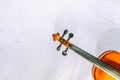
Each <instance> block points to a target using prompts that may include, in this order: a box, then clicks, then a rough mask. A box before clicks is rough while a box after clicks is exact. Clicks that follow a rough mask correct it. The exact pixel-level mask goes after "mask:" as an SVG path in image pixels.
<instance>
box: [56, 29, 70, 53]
mask: <svg viewBox="0 0 120 80" xmlns="http://www.w3.org/2000/svg"><path fill="white" fill-rule="evenodd" d="M67 33H68V30H67V29H65V30H64V32H63V35H62V38H63V37H64V36H65V34H67ZM61 46H62V43H60V45H59V46H58V47H57V50H58V51H59V50H60V49H61Z"/></svg>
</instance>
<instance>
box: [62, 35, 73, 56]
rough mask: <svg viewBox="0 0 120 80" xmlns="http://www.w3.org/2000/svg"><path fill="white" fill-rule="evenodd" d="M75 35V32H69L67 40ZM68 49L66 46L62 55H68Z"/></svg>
mask: <svg viewBox="0 0 120 80" xmlns="http://www.w3.org/2000/svg"><path fill="white" fill-rule="evenodd" d="M73 36H74V35H73V33H69V37H68V39H67V41H69V40H70V39H71V38H72V37H73ZM67 51H68V48H66V49H65V50H64V51H63V52H62V55H64V56H66V55H67Z"/></svg>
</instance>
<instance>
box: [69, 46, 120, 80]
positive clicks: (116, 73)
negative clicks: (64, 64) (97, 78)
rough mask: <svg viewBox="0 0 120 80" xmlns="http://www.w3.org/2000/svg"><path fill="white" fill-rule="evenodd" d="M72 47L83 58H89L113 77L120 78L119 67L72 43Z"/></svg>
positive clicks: (117, 79) (119, 79) (118, 79)
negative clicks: (116, 67)
mask: <svg viewBox="0 0 120 80" xmlns="http://www.w3.org/2000/svg"><path fill="white" fill-rule="evenodd" d="M70 49H71V50H73V51H74V52H76V53H77V54H78V55H80V56H82V57H83V58H85V59H87V60H88V61H89V62H91V63H93V64H94V65H95V66H97V67H99V68H100V69H102V70H103V71H105V72H106V73H108V74H109V75H111V76H112V77H114V78H115V79H116V80H120V71H118V70H117V69H115V68H113V67H112V66H110V65H108V64H106V63H105V62H103V61H102V60H100V59H98V58H96V57H95V56H93V55H91V54H89V53H88V52H86V51H84V50H82V49H80V48H79V47H77V46H75V45H74V44H70Z"/></svg>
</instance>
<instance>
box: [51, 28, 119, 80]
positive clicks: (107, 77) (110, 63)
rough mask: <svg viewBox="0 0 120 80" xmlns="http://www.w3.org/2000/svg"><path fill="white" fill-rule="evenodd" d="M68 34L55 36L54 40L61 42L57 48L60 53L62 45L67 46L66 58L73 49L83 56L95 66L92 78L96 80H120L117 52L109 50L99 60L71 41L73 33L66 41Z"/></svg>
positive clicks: (65, 32)
mask: <svg viewBox="0 0 120 80" xmlns="http://www.w3.org/2000/svg"><path fill="white" fill-rule="evenodd" d="M67 33H68V30H67V29H66V30H64V32H63V35H62V36H60V33H58V32H57V33H55V34H53V35H52V36H53V40H54V41H58V42H60V45H59V46H58V47H57V50H58V51H59V50H60V48H61V46H62V44H63V45H64V46H66V49H65V50H64V51H63V52H62V54H63V55H64V56H66V55H67V50H68V49H71V50H72V51H74V52H75V53H77V54H78V55H80V56H82V57H83V58H85V59H86V60H88V61H89V62H91V63H92V64H93V67H92V76H93V78H94V80H120V53H119V52H117V51H115V50H108V51H105V52H104V53H102V54H101V55H100V56H99V57H98V58H97V57H95V56H93V55H91V54H90V53H88V52H86V51H84V50H82V49H81V48H79V47H77V46H76V45H74V44H73V43H71V42H69V40H70V39H71V38H72V37H73V33H69V37H68V39H64V38H63V37H64V36H65V34H67Z"/></svg>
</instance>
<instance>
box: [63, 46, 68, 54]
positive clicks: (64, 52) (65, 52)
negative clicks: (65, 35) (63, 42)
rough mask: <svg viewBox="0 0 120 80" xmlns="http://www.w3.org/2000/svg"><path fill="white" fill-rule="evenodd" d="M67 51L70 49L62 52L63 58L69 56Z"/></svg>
mask: <svg viewBox="0 0 120 80" xmlns="http://www.w3.org/2000/svg"><path fill="white" fill-rule="evenodd" d="M67 50H68V48H66V49H65V50H64V51H63V52H62V55H63V56H66V55H67Z"/></svg>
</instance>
